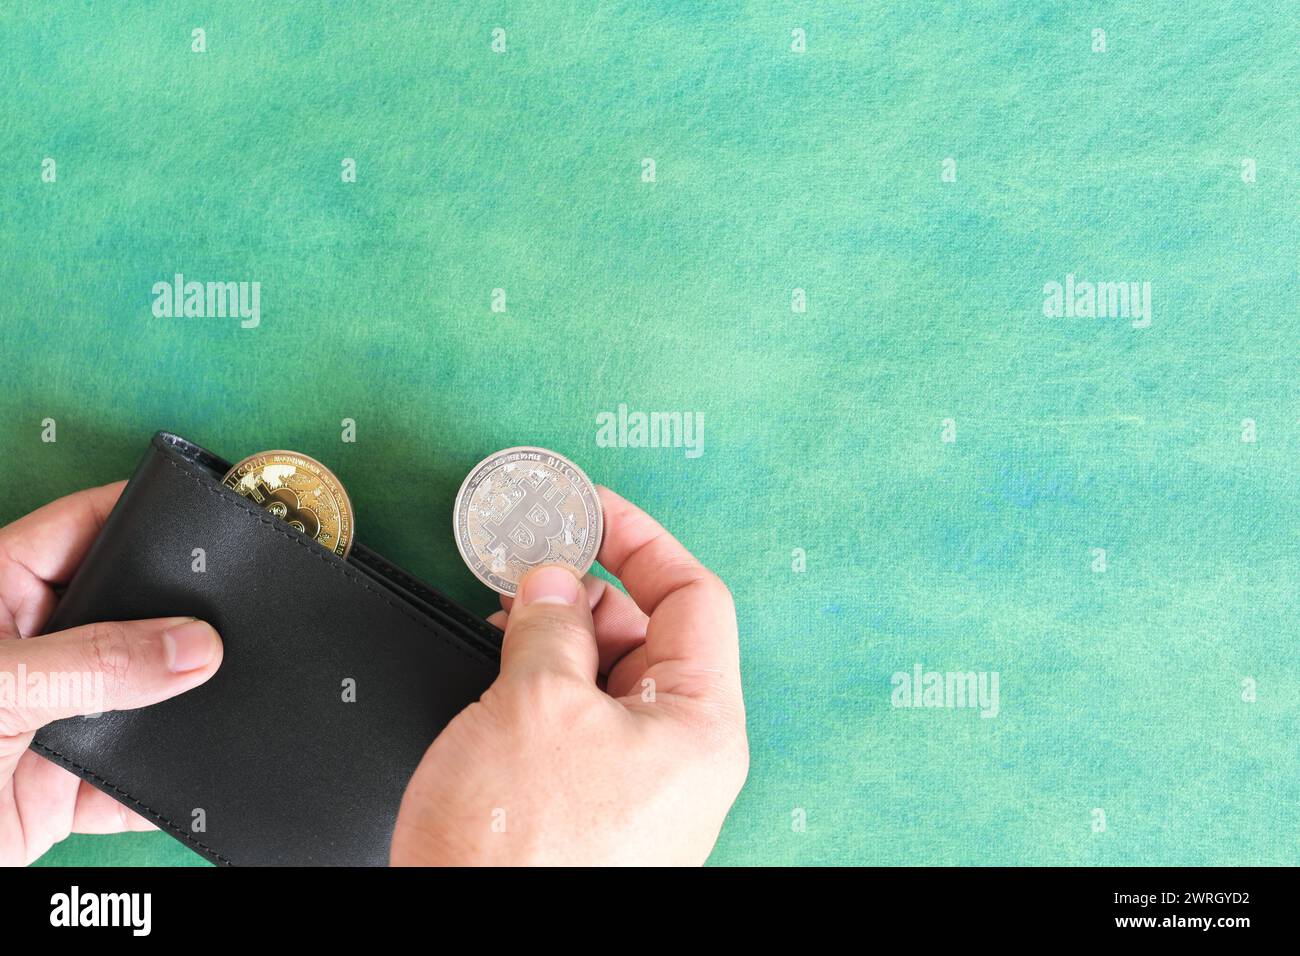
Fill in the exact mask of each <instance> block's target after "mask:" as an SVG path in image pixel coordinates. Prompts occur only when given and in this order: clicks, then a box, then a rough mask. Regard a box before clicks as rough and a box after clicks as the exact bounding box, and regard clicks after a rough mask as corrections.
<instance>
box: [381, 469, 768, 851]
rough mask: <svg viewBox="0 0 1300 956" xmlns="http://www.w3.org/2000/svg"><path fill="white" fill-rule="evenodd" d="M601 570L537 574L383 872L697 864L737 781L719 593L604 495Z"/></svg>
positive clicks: (447, 737)
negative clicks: (490, 675) (618, 584)
mask: <svg viewBox="0 0 1300 956" xmlns="http://www.w3.org/2000/svg"><path fill="white" fill-rule="evenodd" d="M600 496H601V501H602V504H603V506H604V510H605V539H604V542H603V543H602V545H601V549H600V556H599V557H600V563H601V564H602V565H603V566H604V567H605V568H606V569H608V570H609V571H610V573H612V574H613V575H614V576H615V577H617V578H618V579H619V580H620V581H622V582H623V584H624V585H625V586H626V587H627V589H628V592H629V594H630V595H631V596H630V597H629V595H628V594H624V593H623V592H622V591H620V590H618V589H617V588H614V587H611V586H608V585H607V584H606V583H605V582H604V581H602V580H601V579H599V578H595V577H592V576H590V575H588V577H587V578H586V579H585V580H584V581H582V582H579V580H578V579H577V577H576V576H575V575H574V574H572V573H571V572H570V571H569V570H568V569H567V568H564V567H561V566H554V565H553V566H548V567H543V568H537V569H534V570H533V571H532V572H530V573H529V574H528V575H527V577H525V579H524V580H523V581H522V582H521V586H520V590H519V599H518V600H516V601H513V602H512V601H511V600H510V599H509V598H503V599H502V604H503V605H504V606H505V608H506V610H505V611H500V612H498V613H497V614H496V615H494V616H493V620H494V623H497V624H498V625H499V626H503V627H504V628H505V632H506V636H505V644H504V646H503V649H502V655H501V674H500V676H499V677H498V678H497V680H496V681H495V682H494V683H493V685H492V686H491V687H490V688H489V689H488V690H487V692H486V693H484V695H483V697H482V698H481V699H480V700H479V701H477V702H476V703H474V704H471V705H470V706H469V707H467V708H466V709H465V710H464V711H462V712H461V713H460V714H459V715H458V716H457V717H456V718H455V719H454V720H453V721H452V722H451V723H450V724H448V725H447V727H446V729H444V730H443V732H442V733H441V734H440V735H439V736H438V738H437V739H436V740H435V741H434V742H433V744H432V746H430V747H429V750H428V751H427V752H426V753H425V755H424V759H423V760H422V761H421V762H420V765H419V767H418V768H417V769H416V771H415V775H414V777H413V778H412V779H411V782H410V784H409V785H408V787H407V790H406V795H405V798H404V799H403V801H402V807H401V811H400V813H399V814H398V818H397V827H396V830H395V832H394V835H393V846H392V862H393V863H394V864H396V865H430V864H435V865H436V864H453V865H456V864H491V865H514V864H577V865H595V864H641V865H644V864H700V863H703V862H704V860H705V859H706V858H707V857H708V855H709V852H710V851H711V850H712V848H713V844H714V842H715V841H716V840H717V837H718V831H719V829H720V828H721V826H722V822H723V820H724V818H725V817H726V815H727V811H728V810H729V809H730V808H731V805H732V803H733V802H734V801H735V799H736V795H737V794H738V793H739V792H740V788H741V786H742V784H744V782H745V777H746V774H747V773H748V769H749V746H748V742H747V739H746V736H745V710H744V701H743V699H742V696H741V686H740V660H739V642H738V640H737V634H736V615H735V608H734V606H733V604H732V600H731V594H730V592H729V591H728V590H727V588H726V586H725V585H724V584H723V583H722V581H720V580H719V579H718V577H717V576H716V575H714V574H713V573H712V572H710V571H709V570H708V569H706V568H705V567H704V566H703V565H701V564H700V563H699V562H698V561H697V560H696V559H695V558H694V557H693V556H692V555H691V554H690V553H689V552H688V551H687V550H686V549H685V548H683V547H682V546H681V544H679V543H678V542H677V540H676V539H675V538H673V537H672V535H670V534H669V533H668V532H667V531H665V530H664V529H663V528H662V527H660V526H659V524H658V523H656V522H655V521H654V519H652V518H651V517H650V516H649V515H647V514H645V513H644V512H643V511H641V510H640V509H639V508H636V507H635V506H634V505H632V504H629V503H628V502H627V501H624V500H623V499H622V498H620V497H619V496H618V495H616V494H614V493H613V492H611V491H609V490H608V489H606V488H601V489H600Z"/></svg>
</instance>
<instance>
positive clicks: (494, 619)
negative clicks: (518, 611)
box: [487, 611, 509, 631]
mask: <svg viewBox="0 0 1300 956" xmlns="http://www.w3.org/2000/svg"><path fill="white" fill-rule="evenodd" d="M508 618H509V615H508V614H506V612H505V611H494V612H493V613H491V614H489V615H488V616H487V622H488V623H489V624H491V625H492V626H493V627H495V628H496V629H497V630H500V631H504V630H505V629H506V621H507V619H508Z"/></svg>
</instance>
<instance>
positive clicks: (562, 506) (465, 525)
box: [453, 447, 604, 595]
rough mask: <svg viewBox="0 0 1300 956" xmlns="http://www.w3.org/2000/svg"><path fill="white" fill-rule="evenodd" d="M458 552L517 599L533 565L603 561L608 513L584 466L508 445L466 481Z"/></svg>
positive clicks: (456, 513) (456, 516)
mask: <svg viewBox="0 0 1300 956" xmlns="http://www.w3.org/2000/svg"><path fill="white" fill-rule="evenodd" d="M453 525H454V529H455V537H456V547H457V548H458V549H459V550H460V556H461V557H462V558H464V560H465V563H466V564H467V565H468V566H469V569H470V570H471V571H473V572H474V575H475V577H477V578H478V579H479V580H480V581H482V582H483V583H484V584H486V585H487V586H488V587H490V588H492V590H494V591H498V592H500V593H501V594H509V595H513V594H514V593H515V591H516V590H517V589H518V586H519V581H520V579H521V578H522V577H523V576H524V574H525V573H527V571H528V569H529V568H532V567H535V566H536V565H539V564H567V565H568V566H569V567H571V568H573V569H574V571H576V572H577V573H578V574H585V573H586V571H587V569H588V568H590V567H591V565H592V562H594V561H595V560H596V555H597V553H598V552H599V551H600V541H601V537H602V535H603V533H604V515H603V514H602V512H601V507H600V498H599V496H597V494H596V486H595V485H593V484H592V483H591V480H590V479H589V478H588V477H587V476H586V475H585V474H584V473H583V471H582V469H581V468H579V467H578V466H577V465H575V464H574V463H573V462H571V461H569V460H568V459H567V458H565V457H564V456H563V455H559V454H556V453H555V452H553V451H548V450H546V449H545V448H532V447H519V448H507V449H505V450H503V451H499V452H497V453H496V454H494V455H489V456H488V457H487V458H485V459H483V460H482V461H481V462H479V463H478V464H477V465H475V466H474V468H473V469H472V470H471V471H470V473H469V474H468V475H467V476H466V478H465V481H464V483H463V484H462V485H461V486H460V492H459V493H458V494H457V495H456V505H455V508H454V509H453Z"/></svg>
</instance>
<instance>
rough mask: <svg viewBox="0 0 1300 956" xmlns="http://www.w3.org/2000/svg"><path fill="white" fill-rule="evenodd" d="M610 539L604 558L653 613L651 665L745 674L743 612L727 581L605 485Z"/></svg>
mask: <svg viewBox="0 0 1300 956" xmlns="http://www.w3.org/2000/svg"><path fill="white" fill-rule="evenodd" d="M599 493H600V499H601V504H602V506H603V507H604V513H605V538H604V541H603V542H602V544H601V548H600V563H601V564H602V565H603V566H604V567H605V568H606V570H608V571H609V572H610V573H611V574H613V575H614V576H615V577H616V578H618V579H619V580H620V581H622V582H623V585H624V586H625V587H626V588H627V591H628V593H629V594H630V595H631V596H632V598H633V600H635V601H636V603H637V605H638V606H639V607H640V608H641V610H642V611H644V612H645V613H646V614H648V615H649V616H650V623H649V626H648V627H647V629H646V644H645V648H646V663H647V665H648V666H651V667H653V666H654V665H656V664H659V663H663V662H665V661H680V662H682V663H683V664H686V665H688V667H687V669H688V670H694V671H698V672H701V673H707V674H720V675H723V676H725V677H727V678H729V679H732V680H734V681H735V682H736V683H737V684H738V683H739V679H740V642H739V638H738V636H737V633H736V610H735V605H734V604H733V603H732V600H731V592H730V591H728V590H727V586H726V585H725V584H723V583H722V581H721V580H720V579H719V578H718V576H717V575H715V574H714V573H713V572H712V571H710V570H709V569H708V568H706V567H704V565H702V564H700V562H699V561H698V560H696V558H695V556H694V555H692V554H691V553H690V552H689V551H687V550H686V548H684V547H682V545H681V543H680V542H678V541H677V539H676V538H674V537H673V536H672V535H671V534H669V533H668V532H667V531H665V530H664V528H663V527H662V526H661V525H660V524H659V522H657V521H655V520H654V519H653V518H651V517H650V516H649V515H648V514H646V513H645V512H644V511H642V510H641V509H640V508H638V507H636V506H635V505H633V504H631V503H630V502H628V501H626V500H624V499H623V498H621V497H620V496H618V495H617V494H615V493H614V492H612V491H610V490H609V489H608V488H604V487H602V488H600V489H599Z"/></svg>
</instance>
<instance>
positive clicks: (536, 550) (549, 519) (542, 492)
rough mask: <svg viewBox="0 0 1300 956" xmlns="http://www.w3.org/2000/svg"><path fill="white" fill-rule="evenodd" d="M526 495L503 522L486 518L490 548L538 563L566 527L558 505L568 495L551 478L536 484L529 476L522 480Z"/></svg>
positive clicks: (527, 561) (506, 554) (524, 562)
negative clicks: (558, 492) (556, 487)
mask: <svg viewBox="0 0 1300 956" xmlns="http://www.w3.org/2000/svg"><path fill="white" fill-rule="evenodd" d="M519 488H520V490H521V491H523V495H521V496H520V498H519V500H518V501H516V502H515V503H514V506H513V507H512V508H511V509H510V510H509V511H508V512H507V513H506V515H505V517H503V518H502V519H501V521H500V522H492V521H487V522H484V524H483V530H484V531H486V532H487V533H488V535H489V540H488V546H487V547H488V550H489V551H491V552H495V553H497V554H504V555H505V556H506V557H514V558H516V559H517V560H518V561H520V562H521V563H523V564H538V563H539V562H541V561H542V560H543V559H544V558H545V557H546V552H547V551H549V550H550V548H551V542H550V539H551V538H554V537H556V536H557V535H559V534H560V532H562V531H563V530H564V515H563V514H561V513H560V510H559V506H560V505H562V504H563V503H564V498H565V496H564V495H563V494H557V493H556V491H555V486H554V485H553V484H552V483H551V480H550V479H549V478H546V479H543V480H542V483H541V484H540V485H538V486H537V487H535V488H534V487H533V485H532V483H531V482H529V481H528V480H527V479H524V480H522V481H520V482H519Z"/></svg>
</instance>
